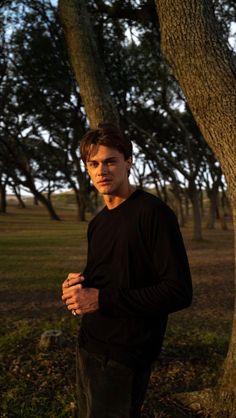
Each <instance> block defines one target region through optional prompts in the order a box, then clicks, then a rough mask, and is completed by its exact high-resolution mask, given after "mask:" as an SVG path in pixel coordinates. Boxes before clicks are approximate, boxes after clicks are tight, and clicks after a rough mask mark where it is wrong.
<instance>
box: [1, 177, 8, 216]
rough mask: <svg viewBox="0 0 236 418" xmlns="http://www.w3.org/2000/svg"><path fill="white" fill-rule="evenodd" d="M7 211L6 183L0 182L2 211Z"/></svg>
mask: <svg viewBox="0 0 236 418" xmlns="http://www.w3.org/2000/svg"><path fill="white" fill-rule="evenodd" d="M6 211H7V195H6V184H5V183H2V182H0V213H6Z"/></svg>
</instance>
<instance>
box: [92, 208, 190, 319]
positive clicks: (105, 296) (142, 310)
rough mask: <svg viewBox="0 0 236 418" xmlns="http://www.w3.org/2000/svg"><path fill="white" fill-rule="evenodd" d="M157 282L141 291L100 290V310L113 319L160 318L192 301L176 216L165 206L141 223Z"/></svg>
mask: <svg viewBox="0 0 236 418" xmlns="http://www.w3.org/2000/svg"><path fill="white" fill-rule="evenodd" d="M143 228H144V230H143V233H144V234H146V239H147V245H148V246H149V248H150V257H151V258H152V262H153V264H154V268H155V271H156V283H155V284H154V285H152V286H148V287H143V288H135V289H130V288H119V289H114V288H105V289H101V290H100V291H99V309H100V311H101V312H102V313H103V314H105V315H109V316H113V317H130V316H131V317H142V318H143V317H145V316H147V317H150V316H152V317H153V316H156V315H157V316H163V315H168V314H169V313H172V312H175V311H178V310H180V309H184V308H187V307H188V306H189V305H190V304H191V300H192V283H191V274H190V269H189V263H188V259H187V255H186V251H185V247H184V243H183V239H182V235H181V232H180V229H179V225H178V222H177V219H176V216H175V214H174V213H173V211H172V210H171V209H170V208H169V207H168V206H167V205H164V204H163V205H160V206H159V207H158V208H156V207H155V208H154V209H153V210H152V212H151V213H150V214H149V216H147V217H146V219H145V221H143Z"/></svg>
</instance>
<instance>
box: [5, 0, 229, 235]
mask: <svg viewBox="0 0 236 418" xmlns="http://www.w3.org/2000/svg"><path fill="white" fill-rule="evenodd" d="M131 3H132V2H131ZM140 4H141V5H142V2H140ZM88 6H89V11H90V15H91V16H92V22H93V31H94V33H95V34H96V41H97V45H98V49H99V54H100V56H101V57H102V60H103V65H104V68H105V75H106V78H107V79H108V80H109V84H110V89H111V92H112V93H111V94H112V100H113V101H114V103H115V105H116V107H117V110H118V112H119V117H120V124H121V126H122V129H123V130H124V132H125V134H126V135H127V136H129V137H130V138H131V139H132V141H133V143H134V144H135V160H136V161H137V163H136V164H135V166H134V168H133V177H134V178H135V181H136V184H137V185H138V186H139V187H143V188H150V187H151V188H155V191H156V193H157V195H158V196H160V197H161V198H162V199H163V200H165V201H166V202H168V203H170V204H171V206H172V207H173V208H174V210H175V211H176V213H177V215H178V218H179V221H180V223H181V225H182V226H183V225H184V224H185V222H186V220H187V218H188V212H189V206H190V204H191V207H192V213H193V219H194V237H195V238H196V239H201V238H202V215H203V213H204V210H205V207H204V203H203V197H204V198H207V199H208V201H209V204H208V214H207V219H208V220H207V226H208V227H209V228H213V227H214V224H215V219H216V216H218V217H219V218H220V219H221V220H222V226H223V227H224V228H225V227H226V224H225V216H224V215H225V213H227V211H228V202H227V190H226V184H225V181H224V177H223V175H222V171H221V168H220V165H219V163H218V161H217V160H216V158H215V156H214V154H213V152H212V151H211V149H210V148H209V146H208V145H207V143H206V142H205V140H204V138H203V136H202V134H201V133H200V131H199V129H198V127H197V125H196V123H195V121H194V119H193V117H192V115H191V112H190V110H189V108H188V106H187V104H186V101H185V98H184V96H183V93H182V92H181V90H180V88H179V85H178V83H177V81H176V79H175V78H174V76H173V74H172V73H171V71H170V69H169V68H168V67H167V65H166V64H165V61H164V59H163V57H162V54H161V51H160V34H159V26H158V21H157V15H156V13H153V2H151V1H150V2H149V1H147V2H145V3H143V7H141V8H139V13H134V10H133V9H132V7H129V8H128V7H127V8H125V7H120V8H116V9H115V8H113V7H112V3H111V5H110V6H108V5H107V4H105V3H104V2H101V1H89V2H88ZM229 6H230V2H225V4H223V3H222V2H220V1H219V3H217V7H218V9H217V10H218V17H219V20H222V22H224V34H225V36H226V37H227V36H228V33H229V27H230V22H231V16H230V10H231V9H230V7H229ZM1 9H2V10H1V11H2V12H3V13H2V14H1V20H2V21H1V24H2V37H1V57H0V83H1V97H0V108H1V114H0V211H1V212H6V210H7V196H6V190H7V189H11V190H12V192H13V193H14V194H15V196H16V198H17V199H18V201H19V204H20V205H21V207H22V208H23V207H24V205H25V203H24V201H23V199H22V197H21V192H22V190H27V191H30V192H31V193H32V195H33V196H34V198H35V201H36V202H40V203H41V204H42V205H44V206H45V207H46V209H47V210H48V212H49V214H50V216H51V218H52V219H55V220H59V219H60V218H59V216H58V214H57V212H56V210H55V208H54V205H53V202H52V199H51V197H52V194H53V193H54V192H55V191H58V190H61V189H62V188H64V187H68V188H70V189H71V190H73V192H74V194H75V198H76V202H77V206H78V219H79V220H85V212H86V211H90V212H91V213H95V212H96V201H97V200H96V192H95V190H94V188H93V186H92V185H91V184H90V181H89V178H88V175H87V173H86V170H85V167H84V166H83V164H82V162H81V159H80V155H79V142H80V138H81V137H82V135H83V134H84V133H85V131H86V129H87V128H88V119H87V117H86V113H85V108H84V103H83V102H82V100H81V94H80V93H81V91H80V88H79V87H78V84H77V82H76V80H75V76H74V74H73V73H72V70H71V66H70V62H69V58H68V52H67V47H66V44H65V38H64V34H63V30H62V26H61V22H60V19H59V16H58V10H57V8H56V7H55V5H52V4H51V3H50V1H48V0H37V1H31V0H28V1H8V2H5V4H4V2H3V5H2V7H1ZM132 10H133V12H132Z"/></svg>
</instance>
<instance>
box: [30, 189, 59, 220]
mask: <svg viewBox="0 0 236 418" xmlns="http://www.w3.org/2000/svg"><path fill="white" fill-rule="evenodd" d="M35 193H36V199H37V200H38V201H39V202H41V203H42V205H43V206H45V208H46V209H47V211H48V213H49V215H50V218H51V219H52V220H53V221H60V220H61V218H60V217H59V216H58V215H57V213H56V211H55V209H54V207H53V205H52V203H51V202H50V200H48V199H47V198H46V197H45V196H44V195H43V194H41V193H39V192H35Z"/></svg>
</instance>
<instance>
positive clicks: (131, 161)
mask: <svg viewBox="0 0 236 418" xmlns="http://www.w3.org/2000/svg"><path fill="white" fill-rule="evenodd" d="M126 161H127V168H128V170H130V169H131V167H132V164H133V158H132V157H129V158H127V160H126Z"/></svg>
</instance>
